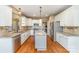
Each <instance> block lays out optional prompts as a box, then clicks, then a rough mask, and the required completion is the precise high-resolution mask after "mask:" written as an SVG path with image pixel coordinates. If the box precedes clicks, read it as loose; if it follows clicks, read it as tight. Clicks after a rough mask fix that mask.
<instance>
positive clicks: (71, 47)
mask: <svg viewBox="0 0 79 59" xmlns="http://www.w3.org/2000/svg"><path fill="white" fill-rule="evenodd" d="M56 41H57V42H58V43H59V44H61V45H62V46H63V47H64V48H65V49H67V50H68V51H69V52H74V53H76V52H79V37H78V36H75V35H74V36H73V35H72V34H68V33H64V34H63V33H57V34H56Z"/></svg>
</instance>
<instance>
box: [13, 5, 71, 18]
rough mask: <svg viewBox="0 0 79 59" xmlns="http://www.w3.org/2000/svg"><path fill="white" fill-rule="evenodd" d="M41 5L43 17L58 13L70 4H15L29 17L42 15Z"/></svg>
mask: <svg viewBox="0 0 79 59" xmlns="http://www.w3.org/2000/svg"><path fill="white" fill-rule="evenodd" d="M40 6H41V7H42V9H41V11H42V12H41V17H48V16H50V15H56V14H58V13H60V12H61V11H63V10H65V9H66V8H68V7H70V5H14V7H15V8H17V9H19V8H21V11H22V12H23V13H24V14H25V15H26V16H28V17H40Z"/></svg>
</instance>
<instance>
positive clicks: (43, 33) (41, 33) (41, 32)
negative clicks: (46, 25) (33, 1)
mask: <svg viewBox="0 0 79 59" xmlns="http://www.w3.org/2000/svg"><path fill="white" fill-rule="evenodd" d="M35 35H46V33H45V32H44V31H35Z"/></svg>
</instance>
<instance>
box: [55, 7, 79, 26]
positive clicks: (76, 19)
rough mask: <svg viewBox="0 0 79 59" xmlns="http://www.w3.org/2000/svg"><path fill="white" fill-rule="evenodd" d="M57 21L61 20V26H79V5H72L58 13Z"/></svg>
mask: <svg viewBox="0 0 79 59" xmlns="http://www.w3.org/2000/svg"><path fill="white" fill-rule="evenodd" d="M55 21H60V26H79V6H71V7H70V8H68V9H66V10H65V11H63V12H61V13H60V14H58V15H56V16H55Z"/></svg>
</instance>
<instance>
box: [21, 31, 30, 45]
mask: <svg viewBox="0 0 79 59" xmlns="http://www.w3.org/2000/svg"><path fill="white" fill-rule="evenodd" d="M29 36H30V31H27V32H25V33H22V34H21V44H23V43H24V42H25V41H26V40H27V39H28V37H29Z"/></svg>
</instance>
